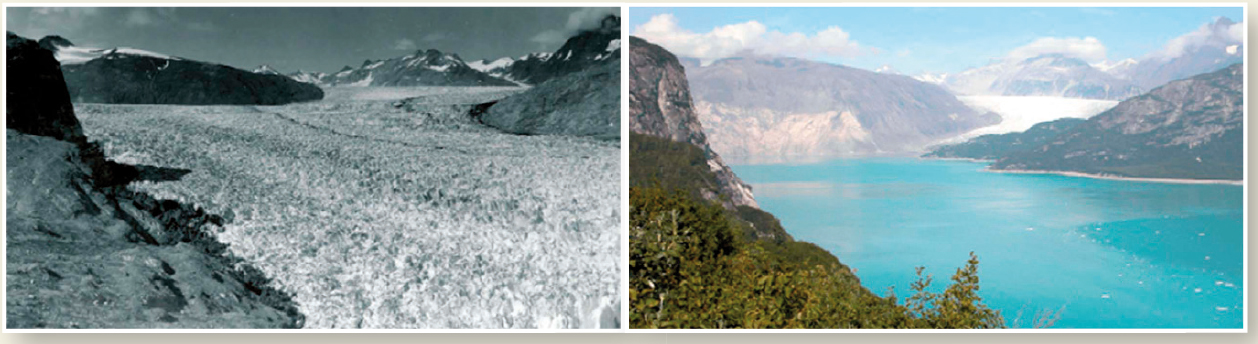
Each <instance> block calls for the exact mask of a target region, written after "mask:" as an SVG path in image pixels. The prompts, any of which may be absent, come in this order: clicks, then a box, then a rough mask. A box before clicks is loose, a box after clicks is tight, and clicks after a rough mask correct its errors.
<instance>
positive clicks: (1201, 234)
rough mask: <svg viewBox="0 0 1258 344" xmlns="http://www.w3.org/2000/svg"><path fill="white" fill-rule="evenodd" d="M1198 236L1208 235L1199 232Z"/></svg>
mask: <svg viewBox="0 0 1258 344" xmlns="http://www.w3.org/2000/svg"><path fill="white" fill-rule="evenodd" d="M1197 236H1206V233H1197Z"/></svg>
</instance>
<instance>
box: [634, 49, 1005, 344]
mask: <svg viewBox="0 0 1258 344" xmlns="http://www.w3.org/2000/svg"><path fill="white" fill-rule="evenodd" d="M630 46H631V47H630V49H631V53H630V59H631V60H630V66H631V73H633V75H632V77H633V79H632V80H633V81H632V82H631V89H630V96H631V97H632V98H631V106H630V111H631V112H630V114H629V115H630V125H632V128H633V132H632V133H630V138H629V145H630V147H629V159H630V161H629V169H630V175H629V181H630V191H629V202H630V214H629V231H630V232H629V250H630V253H629V269H630V272H629V279H630V280H629V302H630V305H629V325H630V327H632V328H913V327H928V328H929V327H933V328H958V327H959V328H991V327H1000V326H1002V325H1001V319H1000V316H999V313H998V312H996V311H993V310H990V309H988V308H987V307H985V306H983V305H982V303H981V300H980V298H979V297H978V296H977V294H975V291H976V290H977V289H978V286H977V283H978V277H977V275H976V273H977V271H976V270H975V269H976V264H977V263H978V262H977V259H975V258H974V257H973V256H972V257H971V260H970V262H969V264H968V265H967V266H966V268H965V269H959V270H958V272H957V274H956V275H955V276H954V277H953V280H954V281H956V284H954V285H952V286H950V287H948V289H947V290H945V291H944V293H943V294H932V293H929V292H927V291H926V290H925V289H926V288H927V286H928V285H929V283H930V282H929V277H926V278H925V279H923V280H922V281H920V283H919V284H917V287H916V288H915V290H914V292H915V294H914V296H913V297H910V298H909V299H908V302H907V303H906V304H905V305H899V304H898V303H897V301H896V299H895V298H894V297H890V298H882V297H879V296H877V295H875V294H873V293H871V292H870V291H869V290H868V289H865V288H864V287H862V286H861V285H860V281H859V280H858V279H857V278H856V276H854V275H853V274H852V273H851V271H850V269H848V268H847V267H846V266H844V265H843V264H841V263H840V262H839V260H838V259H837V258H836V257H834V255H832V254H830V253H829V252H826V251H825V250H824V249H822V248H820V247H818V246H817V245H814V244H811V243H806V242H799V241H795V240H793V239H792V238H791V236H790V235H789V234H787V233H786V231H785V230H784V229H783V228H782V226H781V224H780V223H779V222H778V221H777V219H776V218H774V217H773V215H772V214H769V213H767V212H764V211H761V210H759V209H756V208H755V207H753V206H751V205H749V204H746V203H741V204H740V203H733V202H730V201H729V197H730V194H729V193H726V192H727V191H726V190H727V189H728V188H729V186H728V184H727V183H729V182H730V181H731V180H732V181H736V182H738V183H741V181H739V180H738V179H737V176H735V175H733V173H732V171H730V170H729V168H728V167H725V166H724V165H722V164H720V160H719V158H716V159H714V157H716V156H715V154H714V153H713V152H712V151H711V150H710V149H707V147H706V140H705V139H704V136H703V131H702V127H701V126H700V125H699V122H698V120H697V118H695V117H694V112H693V110H692V109H690V106H691V103H690V97H689V90H688V88H687V86H686V81H685V80H686V79H685V75H684V73H683V72H682V68H681V65H680V63H679V62H678V61H677V59H676V57H674V56H673V55H672V54H671V53H669V52H668V51H666V50H664V49H662V48H660V47H658V46H655V45H651V44H650V43H647V42H646V41H643V40H641V39H638V38H636V37H631V38H630ZM722 173H727V175H724V176H723V175H722ZM717 192H720V193H719V194H718V193H717ZM745 196H746V197H748V198H750V197H751V195H750V192H747V193H745ZM752 204H754V203H752ZM919 273H920V271H919Z"/></svg>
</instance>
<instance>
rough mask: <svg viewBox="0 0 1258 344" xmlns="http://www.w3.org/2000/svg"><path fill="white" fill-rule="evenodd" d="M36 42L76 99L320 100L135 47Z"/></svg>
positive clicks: (281, 83)
mask: <svg viewBox="0 0 1258 344" xmlns="http://www.w3.org/2000/svg"><path fill="white" fill-rule="evenodd" d="M10 34H11V33H10ZM38 44H39V46H40V47H42V48H44V49H47V50H49V51H52V52H53V54H54V56H55V57H56V59H57V60H58V61H59V62H60V64H61V72H62V74H63V75H64V76H65V82H66V86H67V88H68V89H69V92H70V97H71V98H72V99H73V100H74V101H75V102H82V103H118V104H185V105H209V104H256V105H278V104H286V103H292V102H300V101H309V100H318V99H322V98H323V90H321V89H319V88H318V87H315V86H314V85H310V84H305V83H301V82H296V81H293V80H292V79H289V78H287V77H284V76H280V75H270V74H259V73H253V72H250V71H244V70H240V69H236V68H233V67H230V66H226V65H221V64H216V63H209V62H202V61H195V60H189V59H184V58H180V57H175V56H170V55H165V54H160V53H155V52H151V51H145V50H140V49H132V48H109V49H98V48H86V47H79V46H76V45H74V44H73V43H71V42H70V41H69V40H68V39H65V38H63V37H60V36H47V37H44V38H42V39H40V40H39V41H38Z"/></svg>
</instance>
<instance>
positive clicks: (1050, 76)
mask: <svg viewBox="0 0 1258 344" xmlns="http://www.w3.org/2000/svg"><path fill="white" fill-rule="evenodd" d="M943 85H944V86H946V87H947V88H948V89H951V90H953V91H954V92H957V93H958V94H963V95H1002V96H1052V97H1065V98H1084V99H1109V100H1123V99H1127V98H1129V97H1133V96H1136V95H1139V94H1140V93H1141V92H1142V89H1141V88H1140V87H1138V86H1136V84H1134V83H1133V82H1131V81H1130V80H1126V79H1123V78H1119V77H1116V76H1114V75H1112V74H1110V73H1106V72H1104V71H1101V70H1099V69H1097V68H1096V67H1094V66H1092V65H1089V64H1088V63H1087V62H1084V61H1083V60H1080V59H1077V58H1071V57H1066V56H1062V55H1057V54H1048V55H1040V56H1036V57H1032V58H1028V59H1024V60H1017V61H1003V62H999V63H994V64H991V65H987V66H983V67H979V68H974V69H970V70H966V71H964V72H961V73H956V74H952V75H948V76H947V77H946V78H944V81H943Z"/></svg>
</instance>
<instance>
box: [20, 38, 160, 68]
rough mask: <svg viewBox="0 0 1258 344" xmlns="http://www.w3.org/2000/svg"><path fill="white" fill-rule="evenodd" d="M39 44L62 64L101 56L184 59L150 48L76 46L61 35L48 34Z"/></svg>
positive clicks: (78, 62) (81, 61) (80, 61)
mask: <svg viewBox="0 0 1258 344" xmlns="http://www.w3.org/2000/svg"><path fill="white" fill-rule="evenodd" d="M39 46H40V47H42V48H44V49H48V50H51V51H52V52H53V56H54V57H55V58H56V59H57V62H61V64H62V65H74V64H83V63H86V62H87V61H91V60H94V59H98V58H101V57H106V56H112V57H115V58H116V57H122V56H146V57H154V58H159V59H166V60H182V58H179V57H175V56H170V55H166V54H162V53H155V52H152V51H148V50H140V49H135V48H127V47H116V48H87V47H79V46H75V45H74V43H71V42H70V40H68V39H65V38H63V37H61V36H57V35H52V36H46V37H44V38H41V39H40V40H39Z"/></svg>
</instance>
